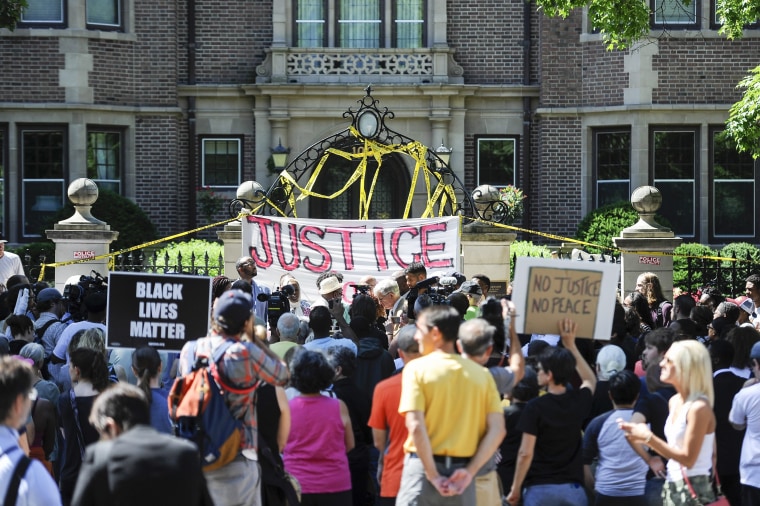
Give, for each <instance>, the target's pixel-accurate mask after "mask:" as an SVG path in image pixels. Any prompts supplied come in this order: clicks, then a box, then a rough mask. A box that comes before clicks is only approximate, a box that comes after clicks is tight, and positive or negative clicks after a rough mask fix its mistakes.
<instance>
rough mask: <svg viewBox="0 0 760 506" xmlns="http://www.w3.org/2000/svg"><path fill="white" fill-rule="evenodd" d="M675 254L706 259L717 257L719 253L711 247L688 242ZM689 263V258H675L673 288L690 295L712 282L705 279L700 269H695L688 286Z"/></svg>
mask: <svg viewBox="0 0 760 506" xmlns="http://www.w3.org/2000/svg"><path fill="white" fill-rule="evenodd" d="M673 254H674V255H687V256H694V257H704V256H716V255H717V254H718V252H717V251H715V250H714V249H712V248H710V247H709V246H705V245H704V244H699V243H696V242H688V243H684V244H681V245H680V246H678V247H677V248H676V249H675V250H674V251H673ZM688 261H689V260H688V258H684V257H682V256H674V257H673V286H674V287H679V288H682V289H684V290H686V291H687V292H690V293H695V292H696V291H697V290H698V289H700V288H701V287H703V286H705V284H707V282H709V281H711V280H709V279H703V276H702V272H701V271H700V270H699V269H695V270H694V274H693V276H692V279H691V285H688V280H687V279H686V277H687V270H688V265H689V264H688ZM692 262H694V260H692ZM695 265H696V264H695Z"/></svg>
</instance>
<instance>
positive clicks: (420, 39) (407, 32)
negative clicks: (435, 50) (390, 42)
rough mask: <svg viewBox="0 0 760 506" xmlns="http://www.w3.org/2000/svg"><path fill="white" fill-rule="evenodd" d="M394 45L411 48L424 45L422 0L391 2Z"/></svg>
mask: <svg viewBox="0 0 760 506" xmlns="http://www.w3.org/2000/svg"><path fill="white" fill-rule="evenodd" d="M393 9H394V16H393V17H394V19H393V23H394V30H395V32H394V37H393V39H394V40H395V41H396V44H395V47H398V48H404V49H412V48H418V47H424V45H425V31H424V28H425V3H424V2H423V0H398V1H396V2H394V3H393Z"/></svg>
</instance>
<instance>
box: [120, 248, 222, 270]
mask: <svg viewBox="0 0 760 506" xmlns="http://www.w3.org/2000/svg"><path fill="white" fill-rule="evenodd" d="M113 270H114V271H117V272H144V273H153V274H159V273H160V274H192V275H196V276H220V275H222V274H224V257H223V256H222V254H221V253H219V256H218V257H217V258H216V259H212V258H211V257H210V256H209V254H208V252H205V253H204V254H203V256H202V257H196V255H195V253H192V254H191V255H190V258H183V257H182V253H177V256H176V258H174V259H172V258H171V257H169V253H165V254H164V255H163V257H159V255H158V252H157V251H154V252H152V253H149V254H148V255H146V254H145V252H144V251H142V250H140V251H130V252H128V253H123V254H121V255H116V258H114V269H113Z"/></svg>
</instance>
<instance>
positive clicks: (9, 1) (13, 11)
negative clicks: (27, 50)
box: [0, 0, 27, 31]
mask: <svg viewBox="0 0 760 506" xmlns="http://www.w3.org/2000/svg"><path fill="white" fill-rule="evenodd" d="M26 7H27V3H26V0H2V1H1V2H0V28H7V29H9V30H11V31H13V30H15V29H16V23H18V22H19V21H20V20H21V13H22V12H24V9H26Z"/></svg>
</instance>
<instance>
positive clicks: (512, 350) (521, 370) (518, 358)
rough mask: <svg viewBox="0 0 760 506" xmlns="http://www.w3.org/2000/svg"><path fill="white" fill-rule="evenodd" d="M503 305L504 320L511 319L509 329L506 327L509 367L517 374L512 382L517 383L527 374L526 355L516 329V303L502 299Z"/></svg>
mask: <svg viewBox="0 0 760 506" xmlns="http://www.w3.org/2000/svg"><path fill="white" fill-rule="evenodd" d="M501 307H502V315H503V316H504V321H505V322H506V321H507V319H508V320H509V329H505V330H507V334H508V335H509V368H510V369H511V370H512V374H514V376H515V380H514V382H513V383H512V384H513V385H516V384H517V383H518V382H519V381H520V380H521V379H523V376H525V357H523V353H522V346H521V345H520V338H519V337H518V335H517V331H515V317H516V316H517V312H516V311H515V305H514V304H512V302H510V301H507V300H503V299H502V301H501Z"/></svg>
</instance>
